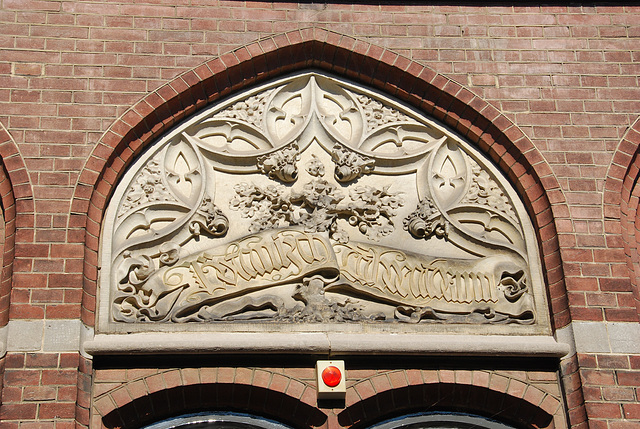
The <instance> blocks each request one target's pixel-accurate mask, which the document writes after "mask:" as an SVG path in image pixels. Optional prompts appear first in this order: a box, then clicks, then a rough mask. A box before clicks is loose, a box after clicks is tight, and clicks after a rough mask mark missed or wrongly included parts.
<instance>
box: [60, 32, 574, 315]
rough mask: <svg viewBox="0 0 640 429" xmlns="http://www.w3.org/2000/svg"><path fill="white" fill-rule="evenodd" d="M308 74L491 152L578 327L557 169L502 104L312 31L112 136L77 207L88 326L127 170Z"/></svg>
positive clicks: (98, 151)
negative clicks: (112, 205) (427, 119)
mask: <svg viewBox="0 0 640 429" xmlns="http://www.w3.org/2000/svg"><path fill="white" fill-rule="evenodd" d="M306 68H316V69H321V70H324V71H328V72H331V73H334V74H337V75H340V76H344V77H346V78H348V79H351V80H353V81H356V82H358V83H361V84H363V85H367V86H370V87H373V88H376V89H378V90H381V91H384V92H386V93H387V94H390V95H392V96H395V97H396V98H399V99H400V100H402V101H404V102H406V103H408V104H410V105H412V106H414V107H416V108H418V109H419V110H421V111H422V112H424V113H425V114H427V115H430V116H432V117H434V118H436V119H438V120H440V121H442V122H443V123H445V124H447V125H448V126H449V127H451V128H452V129H454V130H455V131H457V132H458V133H459V134H461V135H462V136H464V137H466V138H467V139H468V140H469V141H470V142H471V143H472V144H474V145H476V146H477V147H478V148H479V149H480V150H481V151H482V152H484V153H486V154H487V155H488V156H489V158H490V159H492V160H493V161H494V162H495V163H496V165H498V166H499V168H500V169H501V170H502V171H503V172H504V173H505V175H506V176H507V177H508V178H509V180H510V181H511V183H513V184H514V185H515V188H516V189H517V191H518V192H519V194H520V195H521V197H522V199H523V201H524V204H525V206H526V208H527V210H528V212H529V214H530V216H531V218H532V221H533V223H534V227H535V230H536V233H537V234H538V242H539V243H540V248H541V254H542V255H543V258H542V259H543V267H544V269H543V273H544V275H545V276H546V281H547V284H548V286H549V295H550V304H551V312H552V315H553V322H554V325H555V327H556V328H560V327H563V326H565V325H566V324H568V323H569V322H570V316H569V311H568V301H567V297H566V289H565V285H564V275H563V272H562V265H561V257H560V250H559V241H558V231H557V230H556V223H555V222H554V220H555V221H556V222H557V221H558V220H559V219H569V211H568V208H567V205H566V204H565V199H564V195H563V194H562V191H561V189H560V186H559V184H558V182H557V180H556V178H555V176H554V175H553V173H552V170H551V168H550V167H549V165H548V164H547V163H546V161H545V160H544V158H543V157H542V155H541V154H540V152H539V151H538V150H537V148H536V147H535V146H534V145H533V144H532V142H531V141H530V140H529V139H528V138H527V137H526V136H525V134H524V133H523V132H522V131H521V130H520V129H519V128H518V127H517V126H515V125H514V124H513V123H512V122H511V121H510V120H509V119H508V118H507V117H505V116H504V115H503V114H501V113H500V112H499V111H498V110H497V109H496V108H495V107H493V106H492V105H490V104H488V103H487V102H486V101H484V100H482V99H480V98H479V97H477V96H476V95H475V94H473V93H472V92H471V91H469V90H468V89H466V88H464V87H462V86H461V85H459V84H458V83H456V82H454V81H453V80H450V79H448V78H447V77H445V76H443V75H440V74H438V73H436V72H435V71H433V70H431V69H430V68H428V67H425V66H423V65H421V64H419V63H417V62H415V61H411V60H410V59H408V58H406V57H403V56H401V55H398V54H396V53H394V52H392V51H390V50H387V49H384V48H381V47H378V46H376V45H373V44H370V43H368V42H364V41H361V40H357V39H354V38H352V37H348V36H344V35H340V34H338V33H334V32H330V31H327V30H324V29H318V28H308V29H302V30H295V31H291V32H288V33H284V34H280V35H277V36H273V37H267V38H265V39H261V40H258V41H256V42H254V43H251V44H249V45H246V46H243V47H240V48H238V49H236V50H234V51H232V52H228V53H226V54H224V55H222V56H220V57H217V58H215V59H212V60H211V61H208V62H206V63H204V64H202V65H200V66H198V67H196V68H194V69H192V70H189V71H187V72H186V73H184V74H182V75H181V76H179V77H177V78H176V79H174V80H173V81H171V82H169V83H168V84H166V85H164V86H162V87H161V88H159V89H157V90H156V91H154V92H153V93H151V94H149V95H147V96H146V97H145V98H144V99H142V100H141V101H140V102H138V103H137V104H136V105H135V106H133V107H131V108H130V109H129V110H128V111H127V112H125V113H124V114H123V115H122V116H121V117H120V118H119V119H118V120H116V121H115V122H114V123H113V124H112V125H111V127H110V128H109V129H108V130H107V131H106V132H105V134H104V135H103V136H102V138H101V139H100V141H99V142H98V144H97V145H96V147H95V149H94V151H93V153H92V154H91V156H90V157H89V159H88V160H87V163H86V165H85V168H84V169H83V171H82V172H81V174H80V176H79V179H78V183H77V186H76V192H75V195H74V199H73V202H72V212H73V214H74V215H78V216H80V217H83V218H84V224H85V225H86V239H85V267H84V280H85V283H84V295H83V308H82V319H83V321H84V322H85V323H86V324H88V325H93V324H94V323H95V313H94V311H95V297H96V279H97V271H98V270H97V265H98V241H99V235H100V227H101V222H102V217H103V214H104V210H105V209H106V205H107V203H108V200H109V198H110V196H111V194H112V192H113V190H114V189H115V186H116V184H117V182H118V180H119V179H120V177H121V176H122V174H124V171H125V169H126V167H127V166H128V165H129V164H130V163H131V162H132V161H133V159H134V158H135V157H136V156H137V155H138V154H140V153H141V151H142V150H143V149H144V148H145V147H146V146H147V145H149V144H150V143H151V142H153V141H154V140H155V139H157V138H158V137H159V136H161V135H162V134H163V133H164V132H166V131H167V130H169V129H170V127H171V126H173V125H174V124H176V123H177V122H179V121H181V120H183V119H185V118H187V117H188V116H190V115H192V114H193V113H195V112H196V111H198V110H200V109H202V108H203V107H205V106H207V105H208V104H210V103H213V102H216V101H218V100H220V99H221V98H223V97H225V96H227V95H229V94H231V93H232V92H234V91H238V90H241V89H243V88H246V87H248V86H250V85H254V84H258V83H261V82H263V81H265V80H267V79H271V78H274V77H276V76H279V75H282V74H284V73H289V72H292V71H294V70H301V69H306ZM551 203H553V205H554V207H553V211H552V208H551ZM567 223H568V222H564V224H567Z"/></svg>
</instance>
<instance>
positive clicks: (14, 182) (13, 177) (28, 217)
mask: <svg viewBox="0 0 640 429" xmlns="http://www.w3.org/2000/svg"><path fill="white" fill-rule="evenodd" d="M0 206H1V209H2V213H3V217H4V246H3V254H2V276H1V277H0V326H5V325H6V324H7V323H8V322H9V305H10V298H11V288H12V285H13V261H14V256H15V248H16V224H17V223H18V221H19V224H20V228H21V229H22V230H25V231H26V230H29V229H32V228H33V226H34V223H33V222H34V205H33V192H32V189H31V182H30V179H29V174H28V173H27V169H26V167H25V164H24V161H23V160H22V156H21V155H20V152H19V150H18V145H17V144H16V142H15V141H14V140H13V137H11V134H10V133H9V131H7V129H6V128H5V127H4V125H3V124H2V123H0ZM25 235H27V236H28V235H29V234H25ZM18 245H19V244H18Z"/></svg>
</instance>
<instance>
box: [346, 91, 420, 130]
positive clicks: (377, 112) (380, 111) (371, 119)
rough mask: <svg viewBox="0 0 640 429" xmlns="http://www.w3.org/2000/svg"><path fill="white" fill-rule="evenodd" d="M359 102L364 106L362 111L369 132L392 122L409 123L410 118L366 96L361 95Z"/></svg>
mask: <svg viewBox="0 0 640 429" xmlns="http://www.w3.org/2000/svg"><path fill="white" fill-rule="evenodd" d="M357 98H358V101H359V102H360V104H361V105H362V110H363V111H364V115H365V117H366V119H367V127H368V129H369V130H372V129H374V128H377V127H379V126H381V125H384V124H387V123H390V122H400V121H407V120H409V117H408V116H407V115H405V114H403V113H400V112H399V111H398V110H395V109H392V108H391V107H388V106H385V105H384V104H382V103H380V102H379V101H376V100H374V99H372V98H369V97H367V96H366V95H362V94H359V95H358V96H357Z"/></svg>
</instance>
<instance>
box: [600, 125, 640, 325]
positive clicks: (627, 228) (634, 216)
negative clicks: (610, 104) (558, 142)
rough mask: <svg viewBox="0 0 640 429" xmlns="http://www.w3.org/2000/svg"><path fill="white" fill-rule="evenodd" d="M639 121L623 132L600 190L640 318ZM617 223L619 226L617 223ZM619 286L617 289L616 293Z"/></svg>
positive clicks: (610, 231) (610, 230) (606, 215)
mask: <svg viewBox="0 0 640 429" xmlns="http://www.w3.org/2000/svg"><path fill="white" fill-rule="evenodd" d="M639 180H640V118H638V119H637V120H636V122H635V123H634V124H633V125H632V126H631V128H629V130H627V132H626V134H625V136H624V137H623V139H622V141H621V142H620V144H619V145H618V149H617V151H616V153H615V155H614V157H613V160H612V163H611V166H610V168H609V174H608V175H607V181H606V183H605V190H604V210H605V220H609V225H610V226H609V230H608V231H607V232H609V233H611V234H616V235H617V234H621V235H622V241H623V245H624V250H625V254H626V256H627V266H628V268H629V273H630V275H629V278H630V282H631V284H630V288H631V290H632V291H633V294H634V298H635V303H636V310H637V313H638V315H640V290H639V285H638V282H637V280H636V279H637V278H638V276H639V275H640V249H639V246H638V243H640V210H639V207H640V184H639V183H638V181H639ZM618 221H619V224H618ZM621 287H622V285H620V287H618V290H620V289H621Z"/></svg>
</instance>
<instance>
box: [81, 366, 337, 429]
mask: <svg viewBox="0 0 640 429" xmlns="http://www.w3.org/2000/svg"><path fill="white" fill-rule="evenodd" d="M93 408H94V421H93V422H92V425H91V427H96V428H98V427H106V428H124V429H126V428H129V427H139V425H141V424H148V423H152V422H155V421H161V420H163V419H166V418H169V417H173V416H179V415H182V414H186V413H194V412H198V411H215V410H220V411H237V412H244V413H249V414H255V415H257V416H262V417H266V418H273V419H276V420H278V421H281V422H283V423H286V424H289V425H293V426H294V427H319V426H322V425H324V424H325V423H326V421H327V415H326V414H324V413H323V412H322V411H320V410H319V409H317V408H316V389H315V387H314V386H310V385H309V384H307V383H306V382H303V381H300V380H297V379H295V378H292V377H289V376H287V375H283V374H279V373H272V372H270V371H268V370H262V369H252V368H201V369H194V368H187V369H184V368H183V369H170V370H167V371H164V372H160V373H155V374H150V375H147V376H143V377H140V378H138V379H135V380H132V381H130V382H128V383H126V384H123V385H121V386H118V387H116V388H115V389H112V390H110V391H108V392H105V393H103V394H101V395H100V396H98V397H97V398H96V399H95V401H94V406H93Z"/></svg>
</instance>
